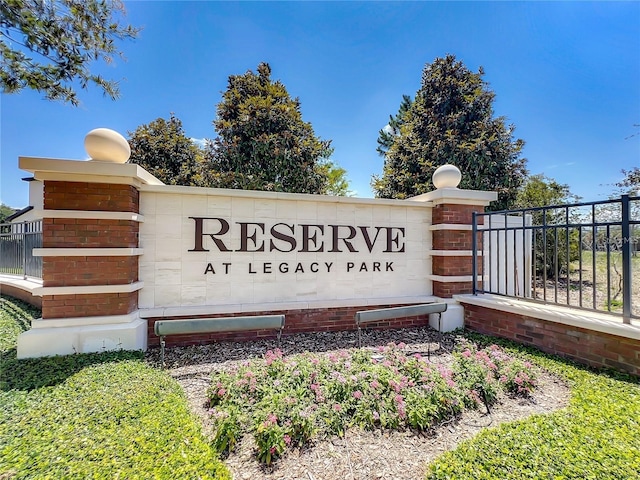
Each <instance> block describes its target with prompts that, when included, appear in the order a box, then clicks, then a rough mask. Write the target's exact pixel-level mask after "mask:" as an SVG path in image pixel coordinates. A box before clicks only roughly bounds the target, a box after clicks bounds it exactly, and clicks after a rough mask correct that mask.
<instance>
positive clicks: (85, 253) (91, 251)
mask: <svg viewBox="0 0 640 480" xmlns="http://www.w3.org/2000/svg"><path fill="white" fill-rule="evenodd" d="M143 254H144V249H142V248H34V249H33V256H34V257H137V256H140V255H143Z"/></svg>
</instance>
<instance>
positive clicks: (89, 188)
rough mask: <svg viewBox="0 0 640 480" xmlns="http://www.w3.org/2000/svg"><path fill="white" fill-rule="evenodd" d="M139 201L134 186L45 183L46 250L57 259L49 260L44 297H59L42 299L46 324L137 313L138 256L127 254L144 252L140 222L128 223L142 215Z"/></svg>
mask: <svg viewBox="0 0 640 480" xmlns="http://www.w3.org/2000/svg"><path fill="white" fill-rule="evenodd" d="M138 200H139V194H138V190H137V189H136V188H135V187H133V186H131V185H118V184H104V183H89V182H64V181H45V183H44V208H45V210H46V213H45V215H47V216H45V218H44V219H43V245H42V246H43V249H44V251H45V252H48V253H55V254H56V255H55V256H53V255H45V256H44V257H43V262H42V280H43V287H44V289H43V293H46V292H47V290H49V291H53V292H55V293H54V294H51V295H47V294H44V295H43V297H42V318H43V319H50V318H70V317H89V316H99V315H124V314H128V313H131V312H133V311H135V310H137V308H138V291H137V290H132V291H129V290H131V289H132V287H131V285H133V284H135V282H137V281H138V255H127V253H128V252H127V250H126V249H137V247H138V229H139V222H137V221H133V220H126V219H124V218H126V217H127V215H126V213H136V214H137V213H139V209H138V204H139V201H138ZM82 212H87V214H83V213H82ZM110 213H113V214H110ZM123 214H124V215H123ZM119 217H121V218H123V219H119ZM115 249H118V250H115ZM122 249H125V250H122ZM103 251H104V252H105V253H106V254H104V255H103V254H102V253H101V252H103ZM85 253H86V255H84V254H85ZM118 286H123V287H120V288H119V287H118ZM73 287H83V288H82V289H74V288H73ZM91 287H96V288H94V289H93V290H92V288H91ZM54 288H55V289H56V290H51V289H54ZM83 290H84V291H85V292H86V293H80V292H82V291H83ZM72 292H74V293H72Z"/></svg>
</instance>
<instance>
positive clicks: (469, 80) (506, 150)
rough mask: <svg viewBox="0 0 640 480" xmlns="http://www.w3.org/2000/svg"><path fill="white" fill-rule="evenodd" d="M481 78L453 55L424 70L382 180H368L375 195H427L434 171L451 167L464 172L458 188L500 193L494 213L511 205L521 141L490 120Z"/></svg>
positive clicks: (521, 162) (520, 174)
mask: <svg viewBox="0 0 640 480" xmlns="http://www.w3.org/2000/svg"><path fill="white" fill-rule="evenodd" d="M483 75H484V71H483V70H482V68H480V69H479V71H478V72H477V73H473V72H471V71H470V70H469V69H468V68H467V67H465V65H464V64H463V63H462V62H460V61H457V60H456V58H455V56H453V55H447V56H446V57H445V58H437V59H436V60H434V62H433V63H431V64H427V65H426V66H425V68H424V71H423V74H422V85H421V88H420V90H418V92H417V93H416V97H415V100H414V102H413V105H412V106H411V107H410V109H409V110H408V112H407V114H406V115H405V116H404V124H403V125H402V126H401V128H400V135H399V136H398V137H396V139H395V141H394V142H393V144H392V145H391V147H390V148H389V151H388V152H387V154H386V161H385V165H384V171H383V173H382V176H381V177H376V176H374V178H373V180H372V186H373V188H374V190H375V192H376V196H378V197H382V198H407V197H411V196H414V195H419V194H421V193H425V192H428V191H430V190H432V189H433V186H432V182H431V177H432V175H433V172H434V171H435V169H436V168H438V167H439V166H441V165H444V164H447V163H450V164H453V165H455V166H457V167H458V168H459V169H460V170H461V172H462V182H461V184H460V188H467V189H473V190H489V191H497V192H498V200H497V201H496V202H494V203H493V204H492V206H491V207H492V209H493V210H500V209H506V208H509V207H510V206H511V205H512V204H513V202H514V201H515V199H516V196H517V192H518V187H520V185H521V184H522V182H523V181H524V178H525V175H526V168H525V163H526V160H525V159H523V158H521V156H520V153H521V151H522V148H523V146H524V142H523V141H522V140H520V139H518V140H516V139H514V137H513V130H514V126H513V125H510V126H507V125H505V118H504V117H494V112H493V101H494V98H495V94H494V92H492V91H491V90H490V89H489V87H488V84H487V82H486V81H484V80H483V78H482V77H483Z"/></svg>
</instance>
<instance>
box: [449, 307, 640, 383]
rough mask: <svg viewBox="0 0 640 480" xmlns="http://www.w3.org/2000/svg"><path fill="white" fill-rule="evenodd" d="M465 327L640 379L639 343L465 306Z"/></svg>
mask: <svg viewBox="0 0 640 480" xmlns="http://www.w3.org/2000/svg"><path fill="white" fill-rule="evenodd" d="M461 303H463V305H464V320H465V327H466V328H468V329H470V330H473V331H475V332H478V333H484V334H487V335H493V336H497V337H502V338H507V339H509V340H514V341H516V342H518V343H522V344H525V345H530V346H534V347H537V348H539V349H540V350H542V351H544V352H547V353H552V354H556V355H560V356H563V357H567V358H570V359H573V360H576V361H577V362H579V363H583V364H586V365H590V366H592V367H598V368H600V367H608V368H614V369H616V370H621V371H624V372H628V373H631V374H634V375H638V376H640V340H634V339H631V338H625V337H619V336H616V335H610V334H607V333H602V332H596V331H593V330H586V329H583V328H578V327H572V326H570V325H564V324H561V323H555V322H549V321H546V320H541V319H537V318H533V317H528V316H525V315H519V314H515V313H509V312H503V311H500V310H494V309H490V308H485V307H479V306H476V305H469V304H464V302H461Z"/></svg>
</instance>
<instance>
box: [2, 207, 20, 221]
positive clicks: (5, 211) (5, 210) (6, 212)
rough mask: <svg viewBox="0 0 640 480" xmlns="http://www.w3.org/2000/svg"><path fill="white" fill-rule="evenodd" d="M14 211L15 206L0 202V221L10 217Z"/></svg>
mask: <svg viewBox="0 0 640 480" xmlns="http://www.w3.org/2000/svg"><path fill="white" fill-rule="evenodd" d="M14 213H16V209H15V208H11V207H10V206H9V205H5V204H4V203H0V223H2V222H4V221H5V219H6V218H7V217H10V216H11V215H13V214H14Z"/></svg>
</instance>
